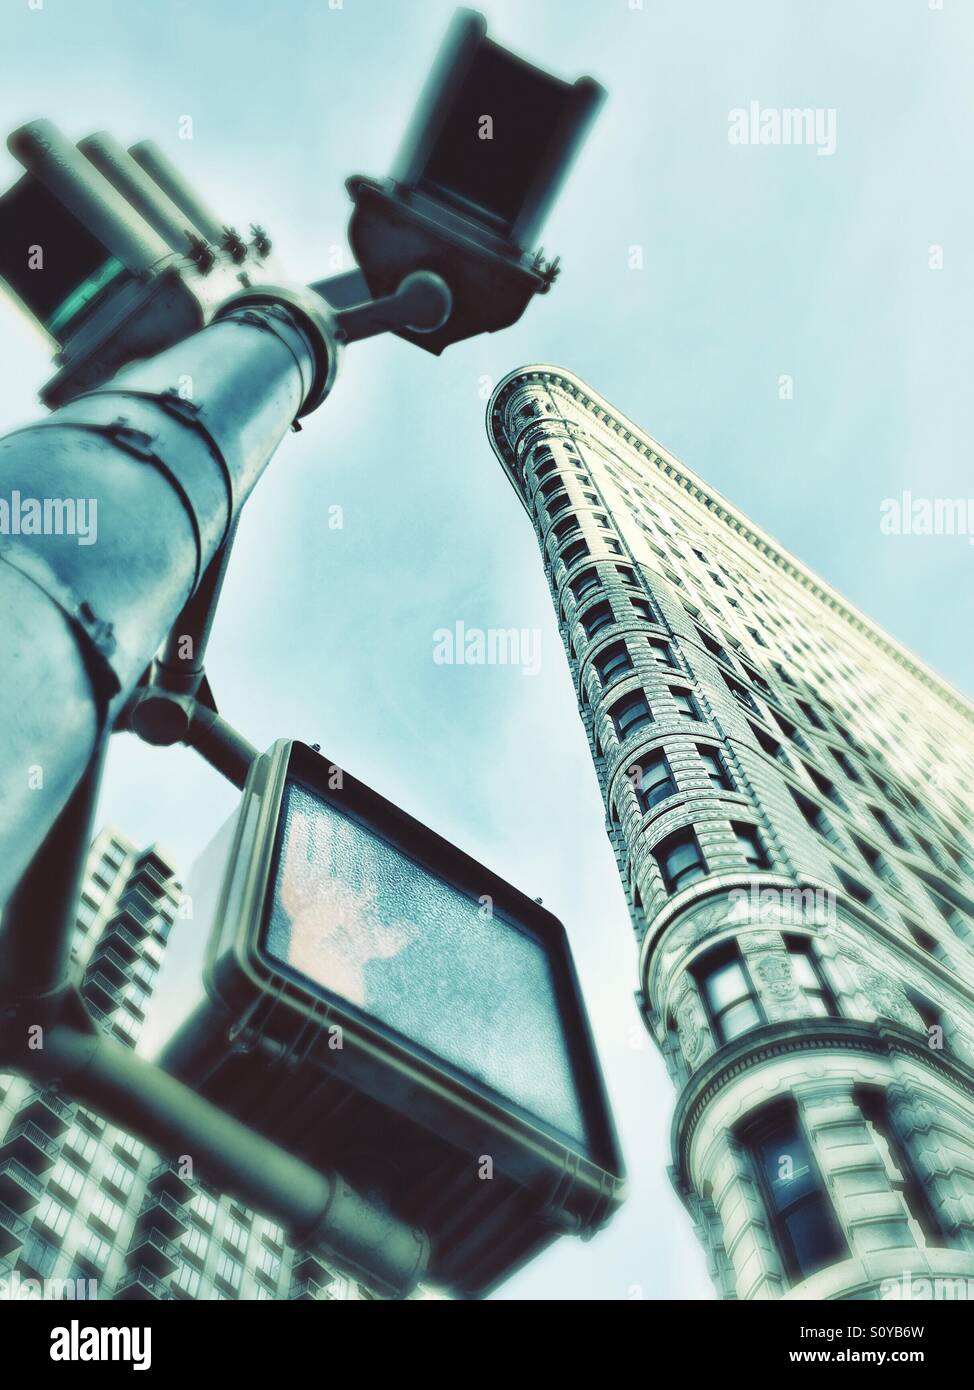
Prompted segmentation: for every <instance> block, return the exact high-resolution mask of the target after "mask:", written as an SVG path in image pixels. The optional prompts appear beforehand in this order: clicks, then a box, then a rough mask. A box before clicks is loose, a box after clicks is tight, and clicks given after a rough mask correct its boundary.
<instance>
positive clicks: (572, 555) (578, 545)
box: [561, 540, 591, 569]
mask: <svg viewBox="0 0 974 1390" xmlns="http://www.w3.org/2000/svg"><path fill="white" fill-rule="evenodd" d="M590 553H591V552H590V551H589V548H588V546H587V545H586V544H585V542H584V541H583V540H577V541H572V543H571V545H566V547H565V549H564V550H563V551H562V552H561V563H562V564H563V565H564V566H565V569H569V568H570V567H571V566H572V565H573V564H574V563H575V561H576V560H580V559H581V558H582V556H583V555H588V554H590Z"/></svg>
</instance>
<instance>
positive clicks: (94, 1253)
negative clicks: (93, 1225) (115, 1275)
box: [78, 1231, 112, 1269]
mask: <svg viewBox="0 0 974 1390" xmlns="http://www.w3.org/2000/svg"><path fill="white" fill-rule="evenodd" d="M111 1253H112V1247H111V1246H110V1245H109V1243H108V1241H107V1240H104V1239H103V1238H102V1237H101V1236H100V1235H98V1234H96V1232H95V1231H89V1232H88V1234H87V1235H86V1236H85V1238H84V1240H83V1242H82V1243H81V1245H80V1246H79V1247H78V1257H79V1259H83V1260H87V1261H88V1262H89V1264H91V1265H94V1266H95V1268H96V1269H104V1268H105V1265H106V1264H107V1263H108V1257H109V1255H110V1254H111Z"/></svg>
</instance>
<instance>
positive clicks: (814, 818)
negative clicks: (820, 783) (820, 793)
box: [789, 787, 842, 849]
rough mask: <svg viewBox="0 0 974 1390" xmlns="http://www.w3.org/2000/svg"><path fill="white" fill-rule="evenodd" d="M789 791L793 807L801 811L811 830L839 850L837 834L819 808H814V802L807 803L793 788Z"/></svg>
mask: <svg viewBox="0 0 974 1390" xmlns="http://www.w3.org/2000/svg"><path fill="white" fill-rule="evenodd" d="M789 791H790V792H791V794H792V796H793V797H794V799H795V805H796V806H797V807H798V809H799V811H801V813H802V815H803V816H804V817H805V820H806V822H807V824H808V825H809V826H810V827H811V829H812V830H814V831H815V832H816V834H818V835H821V836H822V839H823V840H828V842H829V844H831V845H836V846H837V847H838V848H839V849H841V848H842V840H841V838H840V836H839V832H838V831H837V830H836V828H835V826H834V825H833V824H832V822H831V821H830V820H829V818H828V816H827V815H826V814H825V812H824V811H823V810H822V808H821V806H816V805H815V803H814V801H809V800H808V798H807V797H805V796H802V795H801V793H800V792H796V791H795V789H794V788H793V787H789Z"/></svg>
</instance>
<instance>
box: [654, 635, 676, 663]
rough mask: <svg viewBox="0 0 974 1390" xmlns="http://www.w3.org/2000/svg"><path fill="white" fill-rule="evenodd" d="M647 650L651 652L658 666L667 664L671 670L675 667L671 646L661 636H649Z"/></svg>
mask: <svg viewBox="0 0 974 1390" xmlns="http://www.w3.org/2000/svg"><path fill="white" fill-rule="evenodd" d="M649 650H650V651H651V652H652V654H653V660H654V661H655V662H656V663H657V665H659V666H669V668H670V669H671V670H673V669H675V668H676V657H675V656H674V655H673V648H672V647H671V646H670V644H669V642H666V641H664V640H663V638H662V637H650V638H649Z"/></svg>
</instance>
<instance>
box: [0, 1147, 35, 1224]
mask: <svg viewBox="0 0 974 1390" xmlns="http://www.w3.org/2000/svg"><path fill="white" fill-rule="evenodd" d="M43 1195H44V1187H43V1184H41V1183H39V1182H38V1181H37V1179H36V1178H35V1177H34V1174H33V1173H32V1172H31V1171H30V1169H29V1168H27V1167H25V1165H24V1164H23V1163H21V1162H20V1160H19V1159H17V1158H5V1159H4V1160H3V1161H2V1162H0V1199H2V1200H3V1201H4V1202H5V1203H6V1205H7V1206H8V1207H10V1208H11V1209H12V1210H13V1211H20V1212H22V1211H26V1210H27V1209H28V1208H29V1207H32V1206H35V1205H36V1204H37V1203H38V1202H39V1201H40V1200H41V1197H42V1196H43Z"/></svg>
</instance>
